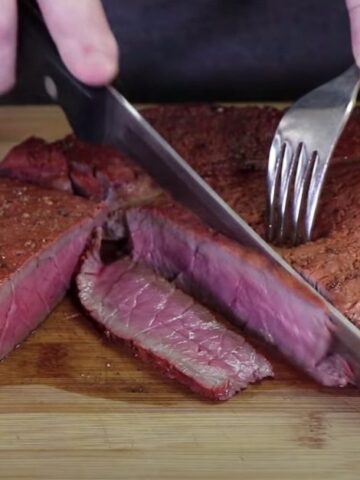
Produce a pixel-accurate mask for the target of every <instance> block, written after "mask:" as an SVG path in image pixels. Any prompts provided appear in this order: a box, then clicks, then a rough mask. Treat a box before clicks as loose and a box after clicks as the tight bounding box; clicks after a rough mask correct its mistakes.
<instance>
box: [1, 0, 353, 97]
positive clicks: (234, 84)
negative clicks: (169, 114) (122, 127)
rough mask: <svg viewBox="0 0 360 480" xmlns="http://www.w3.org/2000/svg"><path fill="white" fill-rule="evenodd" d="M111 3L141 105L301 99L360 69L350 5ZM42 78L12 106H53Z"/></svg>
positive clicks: (127, 84) (317, 0) (126, 72)
mask: <svg viewBox="0 0 360 480" xmlns="http://www.w3.org/2000/svg"><path fill="white" fill-rule="evenodd" d="M103 3H104V6H105V9H106V12H107V15H108V18H109V21H110V23H111V26H112V28H113V30H114V32H115V35H116V37H117V39H118V41H119V44H120V48H121V73H120V77H119V79H118V80H117V82H116V84H117V86H118V88H119V89H120V90H121V91H122V92H123V93H124V94H125V95H126V96H128V97H129V99H130V100H131V101H136V102H159V101H165V102H174V101H211V100H223V101H236V100H237V101H244V100H247V101H253V100H272V101H274V100H279V101H281V100H292V99H294V98H296V97H298V96H299V95H301V94H302V93H304V92H306V91H308V90H310V89H311V88H313V87H314V86H316V85H318V84H320V83H322V82H324V81H326V80H328V79H330V78H331V77H333V76H335V75H337V74H339V73H341V72H342V71H343V70H345V69H346V68H347V67H348V66H349V65H350V64H351V62H352V61H353V58H352V54H351V45H350V30H349V21H348V16H347V12H346V9H345V1H344V0H294V1H291V0H192V1H191V0H183V1H170V0H134V1H129V0H104V1H103ZM34 74H36V72H32V74H31V75H29V79H28V82H27V88H26V92H25V91H24V90H21V91H19V89H17V90H15V91H14V92H12V94H11V95H7V96H6V97H4V98H3V99H2V102H3V103H35V102H43V101H44V99H42V98H41V97H39V94H38V92H36V88H35V86H34V85H33V84H32V81H31V77H32V76H33V75H34ZM45 101H46V100H45Z"/></svg>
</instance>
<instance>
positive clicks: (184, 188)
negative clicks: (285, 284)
mask: <svg viewBox="0 0 360 480" xmlns="http://www.w3.org/2000/svg"><path fill="white" fill-rule="evenodd" d="M20 4H21V16H20V19H21V27H20V30H21V38H20V49H19V56H20V61H19V66H20V67H21V68H25V69H26V68H27V69H28V68H29V62H30V64H31V67H32V69H33V70H35V71H36V72H37V75H38V76H39V81H40V82H42V83H43V87H44V88H43V91H44V93H46V94H47V95H49V96H50V97H51V98H52V99H53V100H54V101H55V102H57V103H58V104H59V105H60V106H61V107H62V109H63V110H64V112H65V114H66V116H67V118H68V121H69V123H70V125H71V126H72V128H73V130H74V132H75V133H76V135H77V136H78V137H79V138H81V139H83V140H86V141H89V142H93V143H99V144H106V145H111V146H113V147H115V148H117V149H118V150H119V151H121V152H122V153H125V154H127V155H129V156H130V157H131V158H133V159H134V161H135V162H136V163H137V164H138V165H140V166H141V167H142V168H143V169H144V170H145V171H146V172H147V173H148V174H149V175H150V176H151V177H152V178H153V179H154V180H156V182H157V183H158V184H159V185H160V186H162V187H163V188H164V189H165V190H167V191H168V192H169V193H170V194H171V195H172V197H173V198H174V199H175V200H177V201H178V202H180V203H181V204H182V205H184V206H185V207H187V208H188V209H190V210H191V211H192V212H193V213H195V214H196V215H197V216H198V217H200V218H201V219H202V220H203V221H204V222H205V223H206V224H207V225H209V226H210V227H212V228H213V229H214V230H216V231H218V232H221V233H222V234H224V235H226V236H227V237H229V238H231V239H233V240H235V241H236V242H238V243H240V244H242V245H245V246H247V247H251V248H253V249H256V250H257V251H258V252H259V253H260V254H262V255H265V256H266V257H267V258H268V259H270V260H271V261H272V262H274V263H275V264H277V265H278V267H279V268H281V269H282V270H284V271H286V272H287V273H288V274H289V275H291V277H292V278H293V279H294V280H296V281H297V282H299V284H302V285H303V286H305V288H307V289H308V292H309V294H311V295H314V296H316V297H317V298H318V299H320V300H321V301H322V302H323V305H324V308H325V309H326V310H327V312H328V314H329V318H330V319H331V320H332V322H333V323H334V325H335V327H336V328H335V336H336V339H337V345H336V349H337V350H338V351H340V352H341V353H342V354H343V355H345V356H346V357H347V358H348V360H349V361H350V363H351V365H352V367H353V369H354V372H355V375H356V379H357V383H358V385H359V386H360V330H358V329H357V328H356V327H355V326H354V325H353V324H352V323H351V322H350V321H349V320H348V319H347V318H346V317H345V316H344V315H343V314H342V313H341V312H340V311H338V310H337V309H336V308H335V307H334V306H333V305H332V304H331V303H329V302H328V301H327V300H326V299H325V298H324V297H323V296H322V295H321V294H320V293H319V292H317V291H316V290H315V289H314V288H313V287H312V286H311V285H310V284H309V283H308V282H307V281H306V280H305V279H304V278H303V277H301V275H299V274H298V273H297V272H296V271H295V270H294V269H293V268H292V267H291V266H290V265H289V264H288V263H287V262H286V261H285V260H284V259H283V258H282V257H281V256H280V255H279V254H278V253H277V252H276V251H275V250H274V249H273V248H272V247H271V246H270V245H269V244H267V243H266V242H265V241H264V240H263V239H262V238H261V237H260V236H259V235H258V234H257V233H256V232H255V231H254V230H253V229H252V228H251V227H250V226H249V225H248V224H247V223H246V222H245V221H244V220H243V219H242V218H241V217H240V216H239V215H238V214H237V213H236V212H235V211H234V210H232V209H231V208H230V206H229V205H228V204H227V203H226V202H224V200H223V199H222V198H221V197H220V196H219V195H218V194H217V193H216V192H215V191H214V190H213V189H212V188H211V187H210V186H209V185H208V184H207V183H206V182H205V181H204V180H203V179H202V178H201V177H200V176H199V175H198V174H197V172H196V171H195V170H194V169H193V168H192V167H191V166H190V165H189V164H188V163H187V162H186V161H185V160H184V159H183V158H182V157H181V156H180V155H179V154H178V153H177V152H176V151H175V150H174V149H173V148H172V147H171V146H170V145H169V144H168V143H167V142H166V141H165V139H164V138H162V137H161V136H160V135H159V134H158V133H157V132H156V131H155V130H154V129H153V128H152V127H151V125H150V124H149V123H148V122H147V121H146V120H145V119H144V118H143V116H142V115H141V114H140V113H139V112H138V111H137V110H136V109H135V108H134V107H133V106H132V105H131V104H130V103H129V102H128V101H127V100H126V99H125V98H124V96H122V95H121V94H120V93H119V92H118V91H117V90H116V89H115V88H113V87H111V86H110V87H104V88H91V87H87V86H85V85H83V84H82V83H81V82H79V81H78V80H77V79H75V78H74V77H73V76H72V75H71V74H70V72H69V71H68V70H67V69H66V67H65V66H64V64H63V63H62V61H61V59H60V57H59V55H58V53H57V50H56V48H55V46H54V44H53V42H52V40H51V38H50V36H49V35H48V33H47V30H46V28H45V26H44V24H43V21H42V19H41V16H40V15H39V13H38V11H37V10H36V9H34V7H33V5H32V4H31V3H30V2H29V1H27V0H23V1H22V2H20ZM34 51H36V52H37V56H36V58H35V59H34V55H33V52H34ZM21 68H20V72H19V75H20V77H21ZM279 308H281V307H280V306H279Z"/></svg>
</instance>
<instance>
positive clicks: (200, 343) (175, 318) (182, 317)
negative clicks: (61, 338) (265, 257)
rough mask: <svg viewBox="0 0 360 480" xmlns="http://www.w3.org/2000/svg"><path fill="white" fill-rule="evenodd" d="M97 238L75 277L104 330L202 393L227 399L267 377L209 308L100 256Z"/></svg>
mask: <svg viewBox="0 0 360 480" xmlns="http://www.w3.org/2000/svg"><path fill="white" fill-rule="evenodd" d="M100 242H101V239H100V236H98V238H97V239H96V241H95V242H94V244H93V246H92V248H91V249H90V250H89V251H88V252H87V254H86V257H85V260H84V262H83V264H82V266H81V270H80V273H79V275H78V276H77V280H76V281H77V286H78V292H79V298H80V301H81V303H82V305H83V306H84V307H85V309H86V310H87V311H88V312H89V314H90V315H91V316H92V317H93V318H94V319H95V320H96V321H97V322H98V323H99V324H100V325H101V326H102V327H103V328H104V329H105V330H106V332H107V333H108V335H110V336H111V337H114V338H116V339H122V340H124V341H125V342H127V343H128V344H130V345H131V346H132V348H133V349H134V350H135V351H136V353H137V354H138V355H139V356H140V357H141V358H142V359H143V360H146V361H150V362H151V363H153V364H155V365H156V366H157V367H159V368H160V370H161V371H163V372H164V374H165V375H166V376H168V377H170V378H175V379H177V380H178V381H180V382H181V383H183V384H185V385H187V386H188V387H189V388H190V389H191V390H193V391H195V392H198V393H200V394H201V395H203V396H205V397H208V398H211V399H216V400H225V399H228V398H230V397H231V396H232V395H234V394H235V393H236V392H238V391H240V390H242V389H244V388H245V387H246V386H247V385H248V384H249V383H253V382H256V381H258V380H261V379H262V378H264V377H268V376H272V369H271V366H270V364H269V363H268V362H267V360H266V359H265V358H264V357H263V356H262V355H260V354H258V353H256V352H255V350H254V349H253V348H252V347H251V346H250V345H249V344H248V343H247V342H246V341H245V340H244V338H243V337H241V336H240V335H238V334H237V333H235V332H233V331H231V330H229V329H227V328H225V327H224V326H223V325H222V324H221V323H219V322H218V321H217V320H216V319H215V317H214V316H213V314H212V313H210V311H209V310H207V309H206V308H205V307H203V306H202V305H200V304H198V303H196V302H195V301H194V300H193V299H192V298H191V297H190V296H188V295H186V294H185V293H183V292H182V291H180V290H178V289H177V288H175V287H174V285H172V284H171V283H169V282H167V281H166V280H164V279H162V278H159V277H158V276H156V275H155V274H154V273H153V272H152V271H151V270H149V269H147V268H146V267H144V266H142V265H138V264H136V263H134V262H133V261H132V260H131V259H130V258H127V257H125V258H121V259H120V260H117V261H115V262H113V263H110V264H104V263H103V262H102V260H101V259H100V254H99V251H100Z"/></svg>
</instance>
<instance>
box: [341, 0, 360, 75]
mask: <svg viewBox="0 0 360 480" xmlns="http://www.w3.org/2000/svg"><path fill="white" fill-rule="evenodd" d="M345 1H346V6H347V9H348V12H349V17H350V27H351V43H352V49H353V54H354V57H355V61H356V63H357V64H358V65H359V67H360V0H345Z"/></svg>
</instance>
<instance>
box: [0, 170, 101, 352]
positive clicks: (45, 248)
mask: <svg viewBox="0 0 360 480" xmlns="http://www.w3.org/2000/svg"><path fill="white" fill-rule="evenodd" d="M103 218H104V213H103V208H102V207H101V206H96V205H94V204H93V203H91V202H88V201H86V200H82V199H80V198H76V197H74V196H72V195H68V194H66V193H62V192H57V191H55V190H45V189H42V188H39V187H35V186H32V185H29V184H23V183H20V182H18V181H15V180H9V179H0V359H1V358H3V357H4V356H5V355H7V354H8V353H9V352H10V351H11V350H12V349H13V348H14V347H15V346H16V345H17V344H19V343H20V342H21V341H23V340H24V339H25V337H26V336H27V335H28V334H29V333H30V332H31V331H32V330H34V329H35V328H36V327H37V326H38V325H39V324H40V322H41V321H42V320H44V318H45V317H46V316H47V315H48V313H49V312H50V311H51V310H52V308H53V307H54V306H55V305H56V304H57V303H58V302H59V301H60V300H61V299H62V297H63V296H64V294H65V292H66V290H67V289H68V287H69V283H70V279H71V277H72V275H73V273H74V269H75V267H76V266H77V263H78V261H79V257H80V255H81V254H82V252H83V250H84V247H85V245H86V243H87V240H88V237H89V235H90V233H91V231H92V230H93V228H94V226H95V225H97V224H99V223H101V222H102V221H103Z"/></svg>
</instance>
